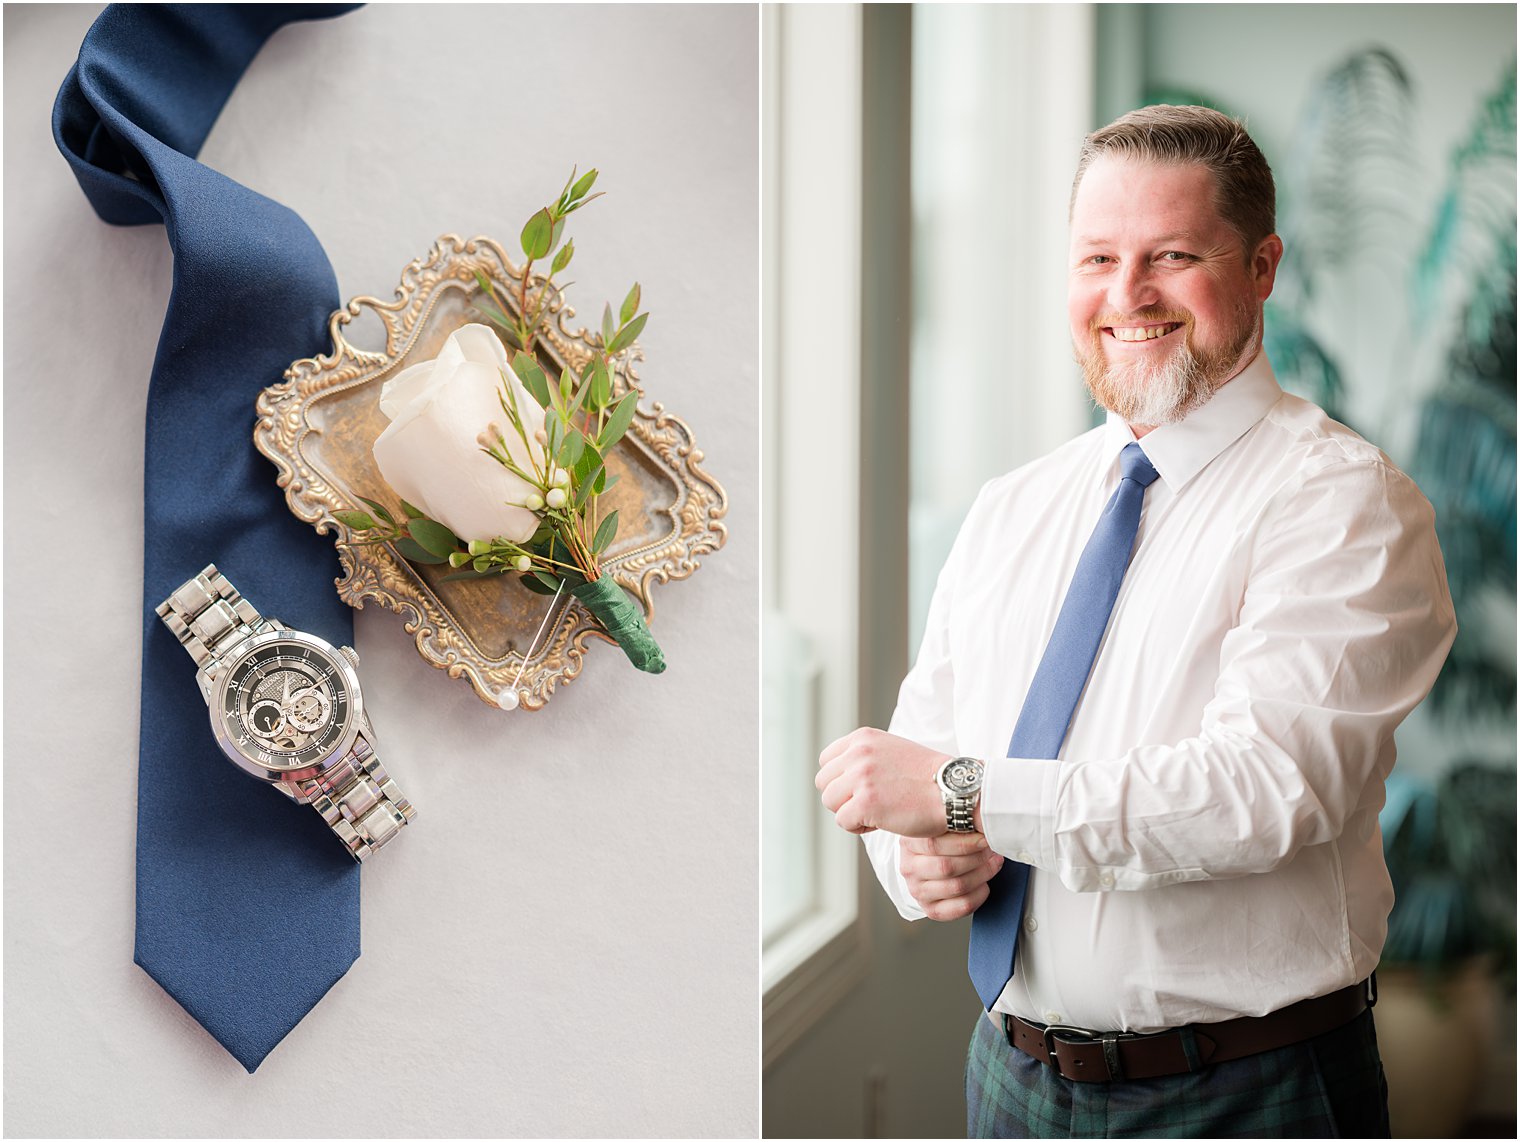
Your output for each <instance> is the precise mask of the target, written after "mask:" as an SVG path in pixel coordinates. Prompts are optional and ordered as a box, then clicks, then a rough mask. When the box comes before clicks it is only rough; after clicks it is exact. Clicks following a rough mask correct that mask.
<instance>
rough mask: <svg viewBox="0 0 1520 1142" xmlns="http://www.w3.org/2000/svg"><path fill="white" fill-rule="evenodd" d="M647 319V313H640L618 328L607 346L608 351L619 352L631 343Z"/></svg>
mask: <svg viewBox="0 0 1520 1142" xmlns="http://www.w3.org/2000/svg"><path fill="white" fill-rule="evenodd" d="M648 320H649V314H647V313H641V314H639V315H638V316H637V317H635V318H634V319H633V320H632V321H630V322H629V323H628V324H627V325H625V326H623V328H621V329H619V330H618V333H617V336H616V337H614V338H613V339H612V344H610V345H608V346H607V352H609V353H621V352H622V351H623V350H624V349H626V348H628V346H630V345H632V344H633V339H634V338H635V337H637V336H638V335H639V334H640V333H642V332H643V331H644V325H645V323H646V322H647V321H648Z"/></svg>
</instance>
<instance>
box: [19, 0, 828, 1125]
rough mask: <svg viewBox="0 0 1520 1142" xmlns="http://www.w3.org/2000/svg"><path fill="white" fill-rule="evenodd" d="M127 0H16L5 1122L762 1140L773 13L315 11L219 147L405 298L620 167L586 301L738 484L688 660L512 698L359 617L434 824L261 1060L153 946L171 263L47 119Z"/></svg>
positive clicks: (609, 654)
mask: <svg viewBox="0 0 1520 1142" xmlns="http://www.w3.org/2000/svg"><path fill="white" fill-rule="evenodd" d="M97 11H98V9H97V8H95V7H93V6H89V7H51V6H49V7H17V6H15V5H11V6H8V7H7V8H6V9H5V13H4V33H5V36H4V47H5V91H4V94H5V107H4V122H5V136H4V154H5V184H4V188H5V199H4V218H5V231H4V264H5V309H4V312H5V324H4V333H5V343H4V381H5V384H4V475H5V500H4V506H5V537H6V540H7V542H6V547H5V564H4V570H5V615H4V617H5V640H4V645H5V670H4V675H5V683H6V685H5V695H4V696H5V698H6V699H7V702H6V705H5V713H6V717H5V723H4V744H5V754H6V758H5V760H6V765H5V772H4V793H5V800H4V825H5V834H4V850H5V928H4V936H5V948H4V950H5V959H4V968H5V993H4V994H5V1108H4V1109H5V1130H6V1133H7V1135H10V1136H18V1135H27V1136H44V1137H69V1136H86V1137H88V1136H100V1135H126V1136H132V1135H139V1136H189V1135H229V1136H321V1135H338V1136H357V1135H364V1136H472V1135H518V1136H532V1135H547V1136H644V1135H703V1136H706V1135H717V1136H729V1135H751V1136H752V1135H754V1134H755V1133H756V1131H757V1129H758V1081H759V1065H758V1058H759V1051H758V1003H757V970H758V938H757V926H756V925H757V921H756V917H757V904H756V884H755V877H756V872H755V870H756V867H757V861H756V845H757V837H756V820H755V818H756V813H755V802H756V797H755V794H756V784H757V782H756V736H757V717H756V701H757V693H758V682H757V680H758V671H757V654H756V650H755V638H754V634H755V629H756V622H757V598H758V571H757V567H758V548H757V519H758V516H757V513H756V511H755V508H756V494H757V487H758V483H757V479H756V470H757V447H756V434H757V415H756V414H757V404H758V401H757V395H756V393H757V389H756V385H757V378H756V355H757V341H756V329H757V320H756V312H757V297H758V295H757V271H756V244H757V230H756V213H757V212H756V207H757V202H756V186H757V179H756V160H757V136H756V95H757V89H756V72H757V69H756V51H757V14H756V10H755V9H754V8H752V7H743V6H731V7H653V6H649V7H644V6H637V5H630V6H627V7H617V8H610V7H592V6H580V5H570V6H563V7H548V6H486V5H482V6H457V7H456V6H426V7H422V6H410V5H407V6H389V5H377V6H373V7H369V8H366V9H362V10H360V11H358V12H355V13H352V14H350V15H347V16H343V17H340V18H338V19H336V20H332V21H326V22H317V23H307V24H296V25H292V26H289V27H286V28H284V29H282V30H281V31H280V32H278V33H276V35H275V37H274V38H273V40H272V41H271V42H270V43H269V45H268V46H267V47H266V49H265V50H264V52H263V53H262V54H261V55H260V56H259V57H258V58H257V59H256V60H255V61H254V63H253V66H252V68H251V69H250V70H249V72H248V74H247V76H246V77H245V78H244V80H243V82H242V83H241V85H240V86H239V87H238V89H237V91H236V92H235V93H234V95H233V97H232V100H231V102H230V103H229V105H228V107H227V109H226V111H225V112H224V113H223V115H222V118H221V120H220V121H219V122H218V124H217V126H216V128H215V129H214V131H213V132H212V135H211V137H210V140H209V142H208V143H207V145H206V147H205V149H204V151H203V153H202V156H201V157H202V159H203V161H205V162H207V163H208V164H209V165H211V166H213V167H215V168H216V169H218V170H220V171H222V172H224V173H226V174H228V175H229V176H231V177H233V178H235V179H238V180H239V181H241V182H243V183H245V184H247V185H249V186H251V187H253V188H254V189H256V190H259V191H261V192H263V193H265V194H267V195H269V196H270V197H272V198H274V199H276V200H278V201H281V202H284V203H286V204H288V205H289V206H291V207H292V208H293V209H295V210H296V211H297V212H298V213H300V214H301V215H302V216H303V217H304V218H305V219H306V221H307V222H308V223H309V224H310V225H311V227H312V229H313V230H314V231H315V232H316V234H317V236H318V237H319V238H320V239H321V240H322V242H323V244H324V245H325V247H326V249H327V252H328V254H329V256H330V257H331V259H332V262H333V265H334V267H335V269H336V271H337V276H338V281H339V286H340V292H341V294H342V296H343V298H344V299H347V298H348V297H351V296H354V295H356V294H366V293H374V294H380V295H382V296H389V292H390V291H391V290H392V289H393V288H394V286H395V283H396V281H397V280H398V278H399V273H400V270H401V268H402V267H403V266H404V265H405V264H406V263H407V262H408V261H410V260H411V259H412V258H414V257H417V256H419V255H421V254H424V253H425V252H426V251H427V249H428V247H429V246H430V245H431V243H432V241H433V239H434V238H436V237H437V236H438V235H439V234H441V233H444V232H455V233H458V234H461V235H464V236H469V235H473V234H478V233H484V234H489V235H491V236H494V237H496V238H498V239H499V240H502V241H503V242H504V243H508V244H515V238H516V234H517V230H518V228H519V227H520V226H521V223H522V221H523V220H524V218H525V217H526V215H527V214H528V213H529V212H531V210H532V209H534V208H536V207H537V206H539V205H541V204H542V202H543V201H545V200H546V199H547V198H548V197H549V196H551V195H553V194H555V193H557V192H558V190H559V188H560V186H561V184H562V182H563V180H564V178H565V176H566V174H568V172H569V170H570V167H571V166H572V164H575V163H579V164H580V165H581V167H582V169H583V170H584V169H585V168H586V167H587V166H591V165H595V166H598V167H599V168H600V169H601V170H602V171H603V179H602V181H601V182H600V183H599V187H600V188H604V189H606V190H607V191H608V197H607V198H605V199H602V200H599V201H598V202H596V203H595V204H594V205H593V206H592V207H591V208H589V209H587V210H586V211H584V212H582V213H579V214H577V215H576V216H575V218H574V219H573V220H572V228H571V233H573V235H574V238H575V243H576V249H577V257H576V264H575V267H574V269H575V272H574V274H573V275H572V276H573V278H574V279H575V281H576V283H577V284H576V286H575V288H574V290H573V300H574V301H575V302H576V304H577V308H578V310H579V313H580V315H581V316H582V317H583V318H585V319H587V320H588V322H591V323H594V321H595V316H596V314H598V313H599V312H600V309H601V303H602V301H603V300H604V299H612V300H614V301H616V300H618V299H620V298H621V296H622V293H623V291H624V290H626V288H627V286H628V284H629V283H630V282H632V281H633V280H634V279H635V278H637V279H638V280H640V281H641V282H642V283H643V286H644V296H645V299H646V305H647V307H648V308H649V309H650V310H651V312H652V317H651V319H650V325H649V327H648V330H647V331H646V335H645V336H644V337H642V338H641V341H642V343H643V344H644V346H645V349H646V357H647V359H646V361H645V364H644V366H643V369H642V371H641V373H642V376H643V378H644V380H645V382H646V386H647V389H648V391H649V393H650V395H651V397H652V398H653V399H656V400H659V401H662V402H664V403H665V405H666V406H667V407H668V408H669V409H671V410H672V411H673V412H675V413H677V414H678V415H681V416H682V417H684V418H685V419H686V420H687V421H688V422H689V423H690V424H691V425H692V427H693V430H694V432H695V435H696V439H697V442H698V444H699V445H700V446H701V447H702V448H703V449H704V450H705V451H706V453H707V456H708V461H709V464H708V467H709V470H710V471H711V472H712V473H713V475H714V476H715V477H716V478H717V479H718V480H719V481H720V482H721V483H723V484H724V486H725V487H726V488H727V490H728V492H729V495H730V497H731V504H732V506H731V511H730V514H729V517H728V522H729V527H730V537H729V542H728V545H727V546H726V547H725V548H724V549H723V550H722V551H720V552H718V553H716V554H714V555H711V556H707V557H705V558H704V560H703V567H702V569H701V570H700V571H699V572H698V573H697V574H696V575H695V576H694V577H693V578H692V579H690V580H688V581H685V582H681V583H676V584H670V585H667V586H665V587H658V588H656V596H655V600H656V607H657V613H656V620H655V624H654V628H653V629H654V633H655V634H656V636H657V637H658V638H659V640H660V642H661V644H662V645H663V646H664V648H665V651H666V654H667V656H668V658H669V660H670V663H671V666H670V669H669V670H668V671H667V672H666V673H665V674H664V675H662V676H660V677H658V678H654V677H650V676H646V675H643V674H639V673H638V672H636V671H634V670H633V669H632V667H630V666H629V665H628V663H627V662H626V661H624V660H623V659H622V658H621V656H620V654H619V653H618V652H617V651H616V649H615V648H613V647H610V646H605V645H597V646H595V647H593V648H592V653H591V654H590V655H589V656H588V661H587V665H586V668H585V671H584V673H583V674H582V676H581V677H580V678H579V679H578V680H577V681H576V682H575V683H574V684H573V685H570V686H568V687H564V688H561V689H560V690H559V692H558V693H557V694H556V695H555V697H554V698H553V699H552V701H551V702H550V704H549V707H548V708H547V709H546V710H544V711H543V712H541V713H538V714H528V713H526V712H520V713H516V714H504V713H500V712H494V711H492V710H490V709H488V708H487V707H486V706H485V705H484V704H483V703H481V702H480V701H479V700H478V699H476V698H475V696H474V695H473V694H472V693H471V691H470V689H469V686H468V685H467V684H466V683H464V682H459V681H454V680H451V679H449V678H448V677H447V676H446V675H445V674H444V673H443V672H441V671H438V670H435V669H433V668H431V667H429V666H427V665H426V664H424V663H423V662H422V660H421V659H420V658H419V657H418V656H417V654H416V652H415V650H414V649H413V647H412V643H411V639H410V637H409V636H407V635H406V634H405V633H404V631H403V630H402V627H401V623H400V620H399V619H398V618H397V616H395V615H393V614H391V613H390V612H388V611H384V610H382V609H380V608H378V607H376V606H370V607H369V608H367V609H366V610H364V611H361V612H358V613H357V614H356V625H357V631H356V637H357V644H358V648H359V650H360V653H361V654H362V655H363V658H364V672H363V677H364V683H365V692H366V697H367V699H368V700H369V703H370V708H371V709H372V710H373V711H374V714H375V721H376V724H377V728H378V729H379V731H380V733H381V738H382V742H383V744H384V746H385V748H386V751H387V757H388V758H389V760H390V766H391V770H392V772H393V774H394V775H395V776H396V777H397V779H398V780H399V781H400V782H401V784H402V787H403V788H404V789H406V790H407V792H408V793H409V795H410V796H411V797H412V798H413V799H414V800H415V801H416V802H417V804H418V805H419V807H420V808H421V810H422V815H421V816H420V817H419V819H418V823H417V825H416V826H415V828H414V830H413V831H412V832H410V834H409V835H406V836H404V837H403V838H402V839H401V840H400V841H399V843H398V845H397V846H396V847H393V848H391V849H389V850H387V851H386V852H385V853H384V854H383V856H382V857H381V859H379V860H377V861H376V862H374V864H373V865H370V866H368V867H366V869H365V871H364V877H363V909H364V911H363V925H364V927H363V946H364V955H363V956H362V958H361V959H360V960H359V961H358V963H356V964H355V965H354V967H353V968H352V969H351V970H350V972H349V973H348V975H347V977H346V978H344V979H343V980H342V981H340V982H339V984H338V985H337V986H336V987H335V988H334V989H333V990H332V992H330V993H329V994H328V996H327V998H326V999H325V1000H323V1001H322V1003H320V1004H319V1005H318V1006H317V1008H316V1009H315V1010H314V1011H313V1012H312V1013H311V1014H310V1015H309V1016H308V1017H307V1018H306V1019H305V1020H304V1021H303V1023H302V1024H301V1025H300V1026H299V1027H297V1028H296V1030H295V1031H294V1032H293V1033H292V1034H291V1035H290V1036H289V1037H288V1038H287V1039H286V1040H285V1041H284V1043H282V1044H281V1045H280V1046H279V1047H278V1048H277V1049H276V1050H275V1051H274V1053H273V1054H272V1055H271V1056H270V1057H269V1058H268V1059H267V1060H266V1061H265V1063H264V1064H263V1066H262V1067H261V1068H260V1070H259V1071H258V1073H257V1074H255V1075H252V1076H250V1075H247V1074H245V1073H244V1071H243V1070H242V1068H241V1067H240V1066H239V1065H238V1064H237V1063H236V1062H235V1061H234V1060H233V1059H232V1058H231V1056H229V1055H228V1054H226V1053H225V1052H224V1051H223V1050H222V1049H221V1047H220V1046H219V1045H217V1044H216V1043H215V1041H214V1040H212V1039H211V1038H210V1036H208V1035H207V1034H206V1033H205V1032H204V1031H203V1030H201V1028H200V1027H199V1025H197V1024H196V1023H194V1021H193V1020H191V1019H190V1017H189V1016H188V1015H186V1014H185V1013H184V1012H183V1011H182V1010H181V1009H180V1008H179V1007H178V1006H177V1005H176V1004H175V1003H174V1002H173V1001H172V1000H171V999H169V998H168V996H167V995H165V994H164V993H163V992H162V991H161V990H160V989H159V988H158V986H157V985H156V984H155V983H154V982H153V981H152V980H151V979H149V978H148V977H147V975H145V974H144V973H143V972H142V971H140V970H139V969H138V968H137V967H135V966H134V965H133V963H132V927H133V853H134V826H135V819H134V814H135V808H134V805H135V797H136V784H137V778H136V767H137V759H136V750H137V722H138V685H139V683H138V662H139V655H140V645H139V642H140V635H139V628H140V619H139V615H138V613H137V612H138V600H139V593H140V582H141V551H142V532H141V528H142V507H141V492H140V489H141V482H142V431H143V410H144V402H145V398H146V393H147V385H148V374H149V369H150V366H151V364H152V361H153V355H154V350H155V346H156V342H157V338H158V330H159V326H160V323H161V320H162V316H163V312H164V307H165V303H166V301H167V298H168V290H169V281H170V253H169V249H168V246H167V244H166V242H165V240H164V233H163V229H162V227H158V226H152V227H139V228H134V229H119V228H115V227H110V226H106V225H104V224H103V223H101V222H100V221H99V220H98V219H97V218H96V217H95V215H94V214H93V212H92V211H91V210H90V208H89V206H88V205H87V203H86V201H85V199H84V196H83V195H82V194H81V193H80V191H79V189H78V187H77V185H76V184H75V182H74V179H73V176H72V174H71V173H70V170H69V168H68V166H67V164H66V163H65V162H64V160H63V158H62V157H61V156H60V155H59V154H58V152H57V151H56V149H55V147H54V144H53V140H52V136H51V132H50V127H49V124H50V112H51V107H52V102H53V98H54V95H55V94H56V92H57V89H58V86H59V84H60V82H61V81H62V80H63V77H64V75H65V74H66V72H67V70H68V68H69V66H70V64H71V63H72V62H73V60H74V58H75V56H76V54H77V52H78V47H79V43H80V41H81V39H82V38H83V35H84V33H85V31H86V29H87V28H88V27H89V25H90V23H91V22H92V20H93V19H94V16H95V14H96V12H97ZM820 224H823V223H820ZM229 317H231V318H235V315H229ZM252 397H253V394H250V402H251V400H252ZM228 446H229V448H230V447H244V446H246V442H245V441H244V440H243V439H241V438H239V439H237V440H231V439H229V441H228ZM270 478H271V479H273V478H274V469H273V467H272V466H271V468H270ZM257 602H258V603H259V604H260V605H262V606H264V607H265V608H266V609H269V610H275V609H277V605H278V600H257ZM185 681H186V685H191V684H192V683H191V681H190V672H189V671H188V670H187V671H186V679H185ZM188 729H190V728H187V730H188ZM194 729H196V730H198V729H199V727H194ZM207 763H208V764H223V762H222V761H221V759H220V758H219V757H218V756H216V755H215V753H214V751H212V750H208V758H207ZM248 792H249V796H265V795H268V792H267V791H266V790H261V789H259V788H258V787H256V786H255V785H254V784H252V783H250V785H249V791H248Z"/></svg>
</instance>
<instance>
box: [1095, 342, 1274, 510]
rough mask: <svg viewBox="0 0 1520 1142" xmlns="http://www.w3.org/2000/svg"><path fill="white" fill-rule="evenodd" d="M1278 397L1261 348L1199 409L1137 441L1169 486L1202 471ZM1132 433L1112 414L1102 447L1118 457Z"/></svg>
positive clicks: (1178, 485) (1175, 487)
mask: <svg viewBox="0 0 1520 1142" xmlns="http://www.w3.org/2000/svg"><path fill="white" fill-rule="evenodd" d="M1281 397H1282V389H1281V388H1280V387H1279V386H1278V384H1277V377H1276V376H1275V375H1274V374H1273V372H1272V365H1271V364H1270V362H1268V361H1267V355H1266V353H1265V352H1259V353H1257V354H1256V357H1255V359H1254V360H1252V362H1251V363H1250V364H1249V365H1247V366H1246V367H1245V368H1244V369H1242V370H1241V371H1240V372H1239V373H1238V374H1237V375H1236V376H1235V377H1233V378H1232V379H1231V380H1230V381H1229V382H1228V383H1227V384H1225V385H1224V386H1223V387H1222V388H1220V389H1219V391H1218V392H1216V393H1215V394H1214V395H1213V396H1212V397H1210V398H1209V399H1208V400H1207V401H1205V402H1204V403H1203V405H1201V406H1200V407H1198V408H1195V409H1194V410H1193V411H1192V412H1190V413H1188V414H1187V416H1185V417H1183V418H1182V419H1181V420H1179V421H1177V422H1176V423H1175V424H1163V425H1161V426H1160V427H1158V428H1155V429H1153V430H1152V431H1150V432H1148V433H1147V434H1146V435H1145V438H1144V439H1143V440H1141V441H1140V447H1142V448H1143V449H1145V455H1146V458H1147V459H1149V460H1150V462H1151V463H1152V464H1153V465H1155V468H1156V471H1157V473H1158V474H1159V475H1160V477H1161V479H1162V480H1163V481H1165V483H1166V485H1167V487H1169V488H1170V489H1172V491H1174V492H1176V491H1180V490H1181V489H1182V486H1183V485H1184V484H1186V483H1187V482H1188V481H1189V480H1191V479H1192V478H1193V477H1194V476H1196V475H1198V473H1199V472H1201V471H1203V470H1204V469H1205V468H1206V467H1208V466H1209V464H1210V463H1211V462H1212V461H1213V459H1214V457H1216V456H1218V455H1219V454H1220V453H1221V452H1223V451H1224V450H1225V449H1226V448H1228V447H1229V446H1230V445H1231V444H1234V443H1235V441H1237V440H1239V439H1240V438H1241V437H1242V436H1244V435H1245V434H1246V432H1247V431H1248V430H1249V429H1251V428H1252V427H1254V426H1255V425H1256V424H1257V422H1258V421H1260V420H1261V418H1262V417H1264V416H1266V415H1267V413H1268V411H1270V410H1271V408H1272V406H1273V405H1275V404H1276V403H1277V402H1278V400H1279V399H1280V398H1281ZM1134 440H1135V434H1134V433H1133V432H1132V431H1130V427H1129V425H1127V424H1125V423H1124V421H1122V420H1120V419H1119V417H1117V416H1116V415H1114V414H1113V413H1109V414H1108V423H1107V425H1106V426H1105V429H1104V451H1105V452H1111V453H1112V454H1113V455H1114V456H1117V455H1118V453H1119V451H1120V450H1121V449H1123V448H1124V446H1125V445H1126V444H1132V443H1134Z"/></svg>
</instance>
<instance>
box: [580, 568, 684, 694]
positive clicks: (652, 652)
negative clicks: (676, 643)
mask: <svg viewBox="0 0 1520 1142" xmlns="http://www.w3.org/2000/svg"><path fill="white" fill-rule="evenodd" d="M570 593H571V594H572V595H574V596H575V597H576V598H577V599H579V600H580V601H581V602H583V603H585V604H586V609H587V610H588V611H590V612H591V613H592V615H593V616H595V618H596V621H597V622H599V623H601V624H602V626H603V627H605V628H606V630H607V633H608V634H610V635H611V636H612V637H613V638H614V639H615V640H617V644H618V645H619V646H621V647H622V648H623V653H624V654H626V655H627V656H628V661H629V662H631V663H633V664H634V665H635V666H637V667H638V668H639V669H640V670H644V671H648V672H649V673H650V674H659V673H660V672H661V671H663V670H664V669H665V655H664V654H663V653H662V652H661V650H660V644H659V643H657V642H655V640H654V636H653V635H652V634H650V633H649V628H648V627H647V626H645V625H644V614H643V612H642V611H640V610H639V608H638V606H637V604H635V603H634V602H633V600H632V599H630V598H629V597H628V596H627V595H625V594H623V589H622V588H621V587H619V586H618V585H617V584H616V583H614V582H613V581H612V577H611V576H610V575H603V576H602V577H601V578H600V579H595V580H593V581H592V582H590V583H582V584H581V585H580V586H578V587H571V588H570Z"/></svg>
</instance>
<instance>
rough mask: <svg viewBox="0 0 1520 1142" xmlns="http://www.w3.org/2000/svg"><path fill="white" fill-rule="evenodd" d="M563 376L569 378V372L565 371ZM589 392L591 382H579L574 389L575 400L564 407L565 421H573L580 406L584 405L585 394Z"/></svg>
mask: <svg viewBox="0 0 1520 1142" xmlns="http://www.w3.org/2000/svg"><path fill="white" fill-rule="evenodd" d="M565 375H566V376H567V377H570V376H571V373H570V371H569V370H568V369H567V370H565ZM590 391H591V382H590V381H588V380H583V381H581V383H580V384H579V385H577V386H576V388H575V399H574V400H572V401H571V402H570V403H569V404H568V405H567V406H566V407H565V417H566V418H567V419H569V420H574V419H575V414H576V413H578V412H580V410H581V406H582V405H583V404H585V403H586V394H587V393H589V392H590Z"/></svg>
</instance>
